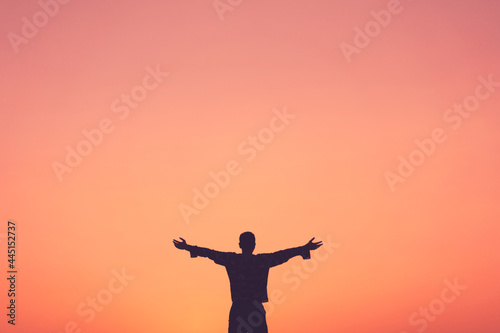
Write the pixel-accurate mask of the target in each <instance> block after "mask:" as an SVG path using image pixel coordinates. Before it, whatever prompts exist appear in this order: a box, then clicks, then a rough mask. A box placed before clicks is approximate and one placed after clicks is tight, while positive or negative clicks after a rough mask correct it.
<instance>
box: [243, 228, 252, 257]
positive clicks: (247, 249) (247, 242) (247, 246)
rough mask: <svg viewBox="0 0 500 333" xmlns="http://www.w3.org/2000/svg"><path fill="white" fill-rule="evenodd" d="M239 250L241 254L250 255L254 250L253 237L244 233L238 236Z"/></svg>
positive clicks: (247, 232) (248, 233)
mask: <svg viewBox="0 0 500 333" xmlns="http://www.w3.org/2000/svg"><path fill="white" fill-rule="evenodd" d="M240 248H241V251H242V252H243V253H252V252H253V250H254V249H255V235H254V234H252V233H251V232H250V231H246V232H244V233H242V234H241V235H240Z"/></svg>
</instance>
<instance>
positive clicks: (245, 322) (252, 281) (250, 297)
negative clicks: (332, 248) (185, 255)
mask: <svg viewBox="0 0 500 333" xmlns="http://www.w3.org/2000/svg"><path fill="white" fill-rule="evenodd" d="M181 240H182V242H181V241H178V240H175V239H174V245H175V247H176V248H178V249H180V250H187V251H189V252H190V253H191V258H195V257H206V258H209V259H212V260H213V261H214V262H215V263H216V264H219V265H222V266H224V267H226V271H227V275H228V276H229V282H230V285H231V299H232V301H233V305H232V306H231V310H230V312H229V330H228V332H229V333H267V332H268V330H267V323H266V311H265V310H264V306H263V305H262V303H265V302H268V298H267V277H268V274H269V268H271V267H274V266H277V265H281V264H282V263H284V262H287V261H288V260H289V259H290V258H293V257H295V256H298V255H300V256H302V258H304V259H310V258H311V254H310V251H312V250H316V249H317V248H318V247H320V246H321V245H323V243H322V242H313V240H314V238H313V239H311V240H310V241H309V242H308V243H307V244H306V245H304V246H299V247H295V248H291V249H287V250H282V251H278V252H274V253H263V254H257V255H254V254H253V250H254V249H255V236H254V234H253V233H251V232H249V231H247V232H244V233H242V234H241V235H240V244H239V245H240V248H241V252H242V253H241V254H240V253H234V252H219V251H215V250H211V249H207V248H203V247H198V246H192V245H188V244H187V243H186V241H185V240H184V239H183V238H181Z"/></svg>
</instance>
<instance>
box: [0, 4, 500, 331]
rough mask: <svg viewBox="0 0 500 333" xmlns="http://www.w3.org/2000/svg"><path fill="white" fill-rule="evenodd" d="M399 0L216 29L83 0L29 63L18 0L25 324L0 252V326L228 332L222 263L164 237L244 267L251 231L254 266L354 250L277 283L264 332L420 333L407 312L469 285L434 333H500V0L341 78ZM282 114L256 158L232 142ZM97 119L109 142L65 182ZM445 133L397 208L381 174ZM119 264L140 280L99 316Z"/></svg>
mask: <svg viewBox="0 0 500 333" xmlns="http://www.w3.org/2000/svg"><path fill="white" fill-rule="evenodd" d="M42 3H54V2H51V0H46V1H45V2H44V0H42ZM226 3H227V2H226ZM389 3H394V2H391V1H374V0H367V1H362V2H348V1H344V2H332V1H326V0H318V1H313V2H303V1H295V0H288V1H285V0H277V1H271V2H257V1H242V2H241V4H240V5H238V6H235V7H234V8H233V10H232V11H227V12H225V13H224V14H223V17H224V20H221V19H220V17H219V16H218V14H217V12H216V10H215V9H214V7H213V3H212V1H211V0H210V1H177V0H175V1H154V0H147V1H142V2H137V1H135V2H132V1H108V2H105V3H99V2H85V1H76V0H74V1H71V2H69V3H67V4H64V5H62V4H60V5H59V9H58V11H57V13H54V15H53V17H49V18H48V20H47V24H46V25H45V26H43V27H40V28H38V29H39V30H38V32H37V33H36V35H35V36H34V37H32V38H26V41H27V42H26V43H23V44H19V45H17V46H13V44H12V43H11V41H10V40H9V34H10V33H14V34H17V35H19V36H21V37H22V27H23V17H26V19H27V20H29V21H32V20H33V15H37V13H39V12H40V11H41V10H42V9H41V7H40V4H39V3H38V2H37V1H34V0H29V1H22V2H19V1H11V0H7V1H3V2H2V4H0V13H2V14H1V18H2V19H1V20H0V35H2V36H4V38H3V39H2V40H1V42H0V54H1V57H2V58H1V59H2V61H1V62H0V68H1V73H2V76H1V80H0V94H1V101H2V105H3V107H2V109H3V111H2V112H1V113H0V122H1V124H2V125H1V126H2V127H1V128H2V130H1V131H0V148H1V151H2V154H3V158H2V162H1V164H0V170H1V172H0V183H1V184H2V191H0V203H1V204H0V207H2V209H1V210H0V212H1V218H0V236H1V235H2V233H6V228H7V221H8V220H9V219H10V220H13V221H16V223H17V225H18V231H17V233H18V245H17V251H18V257H17V264H18V270H19V274H18V286H17V287H18V291H19V296H18V297H17V298H16V302H17V304H18V308H17V311H18V312H17V314H18V317H17V319H16V326H15V327H14V326H12V325H8V324H7V322H6V321H7V320H6V318H7V317H6V316H5V313H6V309H5V307H6V304H7V302H8V301H9V299H8V298H7V297H6V292H5V291H6V290H7V289H8V286H7V281H6V279H5V278H4V275H6V269H7V268H6V264H7V260H6V252H7V246H6V241H5V239H2V238H0V241H1V243H0V255H1V257H2V260H1V261H2V266H1V268H2V273H1V274H2V279H1V280H2V282H1V283H0V288H1V289H0V295H2V296H1V297H0V302H1V304H0V305H1V308H2V309H4V310H2V313H1V317H2V321H1V322H0V327H1V331H2V332H8V333H11V332H16V333H20V332H22V333H32V332H40V333H60V332H64V331H65V325H67V324H68V323H70V322H74V323H75V325H77V328H76V329H75V332H78V329H81V330H82V332H92V333H101V332H102V333H104V332H106V333H109V332H123V333H132V332H148V333H156V332H158V333H159V332H175V333H191V332H203V333H216V332H224V331H226V330H227V318H228V311H229V308H230V305H231V304H230V293H229V283H228V279H227V276H226V273H225V270H224V269H223V268H222V267H220V266H217V265H214V264H213V262H211V261H210V260H208V259H200V258H197V259H191V258H189V254H188V253H187V252H180V251H178V250H176V249H175V248H174V246H173V245H172V243H171V241H172V239H173V238H178V237H179V236H180V237H183V238H185V239H186V240H187V241H188V243H192V244H195V245H200V246H206V247H210V248H216V249H218V250H222V251H238V244H237V243H238V236H239V234H240V233H241V232H243V231H247V230H251V231H253V232H254V233H255V235H256V237H257V248H256V252H257V253H261V252H272V251H276V250H280V249H283V248H287V247H294V246H299V245H304V244H305V243H306V242H307V241H308V240H309V239H310V238H311V237H314V236H315V237H318V238H320V239H323V240H327V239H330V240H331V242H332V243H335V244H338V247H335V248H333V247H332V248H331V252H328V251H327V249H326V248H323V249H320V250H318V251H322V252H321V253H320V255H322V258H324V260H319V259H314V258H313V259H311V261H309V262H305V261H302V259H301V258H294V259H291V260H290V261H289V262H288V263H286V264H284V265H282V266H280V267H277V268H274V269H273V270H271V273H270V277H269V287H268V289H269V292H270V293H271V291H275V292H276V293H278V294H279V295H281V297H279V299H280V300H279V301H276V302H270V303H269V304H267V305H266V308H267V310H268V324H269V327H270V332H273V333H280V332H287V333H299V332H306V331H310V332H343V333H373V332H393V333H402V332H406V333H413V332H418V329H419V328H422V327H423V324H422V321H420V324H412V323H411V322H410V321H409V318H410V317H411V316H412V314H414V313H415V312H419V311H420V309H421V308H422V307H429V305H430V304H436V302H438V301H436V299H441V297H442V296H441V295H442V292H443V289H445V288H447V282H446V281H451V282H453V281H454V280H455V279H457V280H458V281H459V283H460V284H461V285H465V286H467V289H465V290H463V291H462V292H461V293H460V295H457V297H456V298H455V299H454V300H453V301H452V302H450V303H446V308H445V309H444V310H443V311H442V312H440V313H439V314H438V315H437V316H436V318H435V319H434V320H433V321H430V320H429V321H427V323H426V327H425V332H428V333H433V332H436V333H470V332H476V333H498V329H499V327H500V319H499V317H498V313H497V312H498V308H499V305H500V304H499V299H500V298H499V295H500V285H499V283H498V281H500V268H499V266H498V259H499V257H498V253H499V245H498V244H500V242H499V241H500V239H499V235H500V226H499V225H498V221H499V218H500V208H499V205H498V201H499V199H500V198H499V193H500V192H499V191H498V187H499V186H500V176H499V175H498V170H499V167H500V157H499V156H500V155H499V154H498V151H499V148H500V135H499V134H498V128H500V127H499V126H500V62H499V61H498V58H499V56H500V35H499V34H498V31H499V30H500V23H499V20H498V13H499V12H500V3H499V2H497V1H493V0H489V1H486V0H485V1H480V2H471V1H464V0H460V1H440V2H438V3H436V2H432V1H416V0H413V1H401V2H400V4H399V6H400V8H401V11H400V13H399V14H393V15H392V16H391V19H390V23H388V24H387V26H386V27H382V28H381V29H380V33H379V34H377V36H374V37H372V38H370V43H369V45H367V46H366V47H363V48H359V47H358V49H359V52H358V53H356V54H353V55H352V57H351V58H350V60H351V61H350V62H348V61H347V59H346V57H345V55H344V54H343V52H342V50H341V47H340V45H341V43H349V44H351V45H354V46H355V41H354V39H355V34H356V32H355V31H356V30H355V28H356V27H360V28H361V29H364V27H365V26H366V24H367V23H369V22H370V21H373V20H374V18H373V14H371V11H376V12H378V13H379V12H380V11H381V10H386V8H388V4H389ZM52 8H53V7H52ZM38 15H40V14H38ZM10 36H12V34H11V35H10ZM23 38H24V37H23ZM16 51H17V52H16ZM155 69H157V71H160V72H162V73H167V72H168V73H169V75H168V77H167V76H166V75H165V76H164V77H161V78H159V79H158V80H157V81H155V79H154V76H152V75H151V74H150V73H151V71H154V70H155ZM145 77H146V78H147V79H144V78H145ZM480 77H482V78H488V77H491V80H492V81H493V82H499V83H498V84H496V83H493V84H491V85H490V86H488V87H489V88H490V90H488V87H485V86H484V85H483V88H481V92H483V93H484V92H488V97H487V98H484V100H482V101H480V104H479V106H478V108H477V109H476V110H475V111H472V112H470V114H469V115H468V116H467V118H463V121H462V123H461V125H460V127H458V128H456V129H454V128H453V127H452V125H453V123H452V122H450V121H447V120H446V117H445V114H446V112H447V110H449V109H450V108H453V106H454V104H457V103H463V102H464V100H466V99H467V98H469V97H470V96H473V95H474V94H475V93H476V89H477V87H478V86H479V85H481V84H482V83H481V80H480ZM144 80H146V81H144ZM144 82H148V83H149V84H152V83H157V84H155V87H154V88H152V89H150V90H144V91H146V96H145V98H144V100H142V101H140V102H138V103H137V105H136V106H134V107H133V108H132V107H127V106H126V104H125V103H124V102H122V98H123V96H124V95H127V94H131V93H132V92H133V91H139V90H140V89H141V88H140V87H141V86H142V85H143V83H144ZM138 87H139V88H138ZM138 89H139V90H138ZM116 100H118V101H119V102H120V104H118V105H119V106H121V107H125V108H128V111H129V113H128V114H127V116H126V117H123V119H122V118H120V115H123V113H117V112H114V111H116V105H115V107H113V102H114V101H116ZM285 109H286V110H287V111H288V113H289V114H291V115H293V116H295V118H293V119H290V120H289V122H288V123H287V124H285V125H284V127H283V130H282V131H279V132H275V133H274V138H273V139H272V140H270V142H268V143H267V144H265V145H264V148H263V149H262V150H259V151H257V150H256V155H255V158H254V159H252V160H251V161H248V160H247V159H246V157H248V156H247V155H244V154H241V151H240V150H239V149H238V147H240V145H242V144H243V145H244V144H245V142H248V140H249V137H251V136H258V135H259V133H260V132H261V131H262V130H263V129H264V128H269V126H270V121H271V120H272V119H273V117H275V116H276V113H275V112H277V111H276V110H281V112H283V110H285ZM273 110H274V111H273ZM103 119H108V120H107V121H108V124H110V126H112V130H110V131H109V133H103V134H102V138H100V139H99V143H98V144H95V145H92V146H91V149H92V152H91V153H90V154H88V156H83V157H82V159H81V162H80V163H78V165H77V166H75V167H69V166H68V168H70V169H71V172H65V173H63V174H60V175H59V177H58V175H57V172H55V171H54V167H53V165H54V162H57V163H60V164H66V162H65V159H66V154H67V147H70V149H77V147H78V145H79V144H80V145H81V144H82V142H83V141H85V140H86V137H85V136H84V134H83V133H82V131H85V130H87V131H90V130H93V129H96V128H98V127H99V124H100V123H101V122H102V121H103ZM105 121H106V120H105ZM436 128H440V129H442V131H443V133H444V135H445V136H446V140H445V141H444V142H442V143H436V144H435V149H434V151H433V152H432V153H431V154H429V156H425V161H423V163H422V164H421V165H419V166H416V167H415V168H414V171H413V172H412V174H411V175H409V176H408V177H402V178H403V179H404V182H398V183H397V184H395V185H394V186H393V188H392V189H393V191H392V190H391V186H389V184H388V182H387V181H386V173H387V172H392V173H394V174H397V172H398V167H399V163H400V160H399V156H400V155H401V156H402V157H403V158H405V159H409V156H410V155H411V154H412V152H414V151H415V150H416V149H418V146H417V145H416V143H415V140H420V141H422V140H426V139H428V138H430V137H431V135H432V132H433V130H434V129H436ZM246 147H250V145H248V146H246ZM230 161H236V162H237V163H238V166H239V167H240V169H241V170H240V172H239V173H238V174H237V175H234V176H231V178H230V183H229V185H228V186H227V187H225V188H222V189H220V194H218V195H217V196H215V197H214V198H213V199H210V200H209V204H208V206H207V207H206V208H203V209H199V212H198V215H192V216H190V217H189V222H190V223H189V224H188V223H186V220H185V218H183V216H182V214H181V212H180V210H179V205H180V204H185V205H190V206H193V203H192V200H193V197H194V192H193V191H194V189H200V190H202V191H203V188H204V187H205V185H206V184H207V183H210V182H211V181H212V179H211V177H210V176H209V173H210V172H220V171H221V170H224V169H225V168H226V165H227V163H228V162H230ZM303 265H310V266H303ZM294 267H296V268H294ZM304 267H306V269H309V270H310V272H307V271H304ZM122 268H123V269H125V270H126V272H127V274H129V275H130V276H133V279H132V278H131V280H130V281H129V283H128V284H127V285H126V286H124V288H123V290H121V291H120V292H117V293H114V294H113V299H112V301H110V302H109V304H106V305H105V306H104V307H103V309H102V311H101V312H96V313H95V318H94V319H92V320H91V321H90V322H86V321H85V319H86V318H87V317H86V316H82V315H80V314H79V313H78V310H77V309H78V307H79V306H81V305H82V303H83V305H84V306H85V303H86V302H87V301H86V300H87V298H89V297H90V298H92V297H96V295H98V294H99V292H101V291H102V290H105V289H106V288H108V286H109V283H110V281H112V279H113V278H114V275H113V273H112V271H121V270H122ZM299 268H300V269H302V270H303V274H305V275H304V276H307V277H300V275H297V273H294V272H296V271H297V270H298V269H299ZM304 272H305V273H304ZM306 273H307V274H306ZM293 278H295V279H293ZM297 279H298V280H297ZM292 281H295V282H292ZM294 286H297V288H293V287H294ZM448 295H449V294H448ZM433 302H434V303H433ZM278 303H280V304H278ZM206 309H209V311H207V310H206ZM415 318H417V319H420V320H422V318H423V317H421V316H420V317H415Z"/></svg>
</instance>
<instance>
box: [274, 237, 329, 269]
mask: <svg viewBox="0 0 500 333" xmlns="http://www.w3.org/2000/svg"><path fill="white" fill-rule="evenodd" d="M313 241H314V238H312V239H311V240H310V241H309V242H308V243H307V244H306V245H303V246H299V247H294V248H291V249H287V250H282V251H278V252H274V253H271V254H268V255H266V256H267V257H268V259H269V263H268V264H269V267H273V266H277V265H281V264H283V263H285V262H287V261H288V260H289V259H290V258H293V257H295V256H299V255H300V256H302V258H303V259H310V258H311V251H313V250H316V249H317V248H319V247H320V246H322V245H323V242H313Z"/></svg>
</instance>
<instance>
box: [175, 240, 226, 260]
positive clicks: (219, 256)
mask: <svg viewBox="0 0 500 333" xmlns="http://www.w3.org/2000/svg"><path fill="white" fill-rule="evenodd" d="M179 238H180V237H179ZM180 239H181V240H182V242H181V241H178V240H176V239H174V246H175V247H176V248H178V249H179V250H186V251H189V252H190V254H191V258H196V257H198V256H199V257H205V258H209V259H212V260H213V261H215V263H216V264H219V265H224V263H225V261H226V253H225V252H219V251H215V250H211V249H207V248H204V247H199V246H194V245H189V244H188V243H186V240H185V239H184V238H180Z"/></svg>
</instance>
